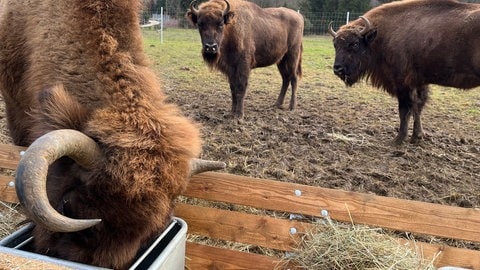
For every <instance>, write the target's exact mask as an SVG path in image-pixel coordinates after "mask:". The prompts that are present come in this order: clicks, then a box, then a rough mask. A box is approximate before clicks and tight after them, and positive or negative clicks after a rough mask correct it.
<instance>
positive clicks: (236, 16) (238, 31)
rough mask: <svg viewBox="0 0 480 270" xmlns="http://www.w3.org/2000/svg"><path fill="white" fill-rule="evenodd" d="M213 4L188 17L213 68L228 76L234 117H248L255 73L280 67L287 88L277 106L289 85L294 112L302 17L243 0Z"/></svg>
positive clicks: (212, 1) (281, 98)
mask: <svg viewBox="0 0 480 270" xmlns="http://www.w3.org/2000/svg"><path fill="white" fill-rule="evenodd" d="M228 3H229V4H230V11H229V12H228V13H227V14H223V12H224V10H225V9H226V7H227V3H226V2H225V0H210V1H208V2H204V3H202V4H200V6H199V7H198V12H195V11H194V10H193V9H190V10H189V11H188V12H187V14H186V16H187V17H188V19H189V20H190V21H191V23H192V24H193V25H195V26H197V27H198V30H199V32H200V36H201V39H202V55H203V59H204V60H205V62H206V63H207V65H209V66H210V67H211V68H216V69H218V70H220V71H221V72H222V73H224V74H225V75H226V76H227V77H228V80H229V83H230V91H231V94H232V114H233V116H234V117H235V118H237V119H242V118H243V115H244V113H243V112H244V102H243V100H244V97H245V94H246V90H247V85H248V78H249V76H250V71H251V69H253V68H257V67H266V66H270V65H273V64H276V65H277V67H278V70H279V72H280V74H281V76H282V88H281V89H280V94H279V96H278V99H277V102H276V103H275V105H276V106H277V107H278V108H280V107H281V106H282V104H283V101H284V98H285V94H286V92H287V89H288V86H289V84H291V86H292V95H291V99H290V105H289V109H290V110H293V109H295V107H296V91H297V81H298V79H299V78H300V77H301V75H302V68H301V62H302V52H303V47H302V46H303V45H302V39H303V27H304V26H303V17H302V15H300V14H299V13H298V12H295V11H293V10H291V9H287V8H260V7H259V6H257V5H255V4H254V3H251V2H248V1H243V0H228Z"/></svg>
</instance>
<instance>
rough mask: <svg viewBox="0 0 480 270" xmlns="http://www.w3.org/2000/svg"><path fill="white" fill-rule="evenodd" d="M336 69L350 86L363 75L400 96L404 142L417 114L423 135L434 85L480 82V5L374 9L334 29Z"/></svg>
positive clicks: (416, 127)
mask: <svg viewBox="0 0 480 270" xmlns="http://www.w3.org/2000/svg"><path fill="white" fill-rule="evenodd" d="M329 32H330V34H331V35H332V36H333V44H334V46H335V52H336V56H335V63H334V66H333V70H334V73H335V74H336V75H337V76H338V77H340V78H341V79H342V80H343V81H344V82H345V83H346V84H347V85H348V86H351V85H353V84H354V83H356V82H357V81H358V80H360V79H361V78H362V77H367V78H369V79H370V81H371V83H372V84H373V85H374V86H376V87H379V88H383V89H384V90H385V91H387V92H388V93H389V94H390V95H392V96H395V97H397V99H398V110H399V115H400V129H399V132H398V135H397V137H396V138H395V143H397V144H401V143H402V142H403V141H404V140H405V138H406V136H407V133H408V122H409V118H410V116H411V115H413V121H414V122H413V134H412V137H411V140H412V142H416V141H419V140H420V139H422V137H423V129H422V123H421V119H420V117H421V113H422V110H423V107H424V106H425V103H426V102H427V98H428V92H429V88H428V85H429V84H439V85H444V86H451V87H457V88H463V89H468V88H473V87H476V86H479V85H480V5H479V4H467V3H460V2H457V1H453V0H436V1H431V0H418V1H417V0H415V1H399V2H394V3H390V4H385V5H382V6H379V7H377V8H374V9H372V10H370V11H369V12H367V13H365V15H364V16H362V17H360V19H357V20H355V21H352V22H350V23H349V24H347V25H344V26H342V27H341V28H340V29H339V30H338V31H337V32H335V31H334V30H333V29H332V28H331V26H330V28H329Z"/></svg>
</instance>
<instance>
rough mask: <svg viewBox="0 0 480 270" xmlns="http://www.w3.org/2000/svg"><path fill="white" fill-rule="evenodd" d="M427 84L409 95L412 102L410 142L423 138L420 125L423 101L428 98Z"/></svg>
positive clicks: (416, 141)
mask: <svg viewBox="0 0 480 270" xmlns="http://www.w3.org/2000/svg"><path fill="white" fill-rule="evenodd" d="M428 92H429V89H428V86H426V85H425V86H421V87H418V88H416V89H415V91H413V92H412V96H411V97H410V98H411V100H412V101H413V102H412V105H413V106H412V113H413V133H412V138H411V142H412V143H418V142H419V141H421V140H422V138H423V127H422V120H421V116H422V111H423V107H424V106H425V103H426V102H427V99H428Z"/></svg>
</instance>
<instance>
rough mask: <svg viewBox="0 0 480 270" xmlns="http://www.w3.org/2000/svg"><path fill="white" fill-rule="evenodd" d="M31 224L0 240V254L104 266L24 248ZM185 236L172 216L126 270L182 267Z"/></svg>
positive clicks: (88, 268)
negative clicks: (169, 221) (160, 232)
mask: <svg viewBox="0 0 480 270" xmlns="http://www.w3.org/2000/svg"><path fill="white" fill-rule="evenodd" d="M34 226H35V225H33V224H28V225H26V226H24V227H22V228H20V229H19V230H17V231H15V232H14V233H12V234H11V235H9V236H7V237H5V238H4V239H2V240H0V253H4V254H10V255H14V256H17V257H22V258H25V259H31V260H37V261H41V262H46V263H51V264H56V265H59V266H64V267H67V268H72V269H78V270H94V269H106V268H101V267H96V266H92V265H87V264H81V263H76V262H71V261H66V260H62V259H57V258H54V257H49V256H44V255H40V254H37V253H33V252H29V251H27V250H28V247H29V245H30V244H31V243H32V239H33V237H32V236H31V232H32V229H33V227H34ZM186 236H187V223H186V222H185V221H184V220H182V219H180V218H177V217H174V218H173V219H172V222H171V223H170V225H169V226H168V227H167V229H166V230H165V231H163V233H162V234H160V235H159V236H158V237H157V238H155V240H154V241H153V243H152V244H151V245H150V246H149V247H148V248H146V249H144V250H141V251H140V252H139V255H138V258H137V259H136V260H135V262H134V263H133V264H132V266H131V267H130V268H129V269H130V270H143V269H148V270H154V269H162V270H184V269H185V241H186Z"/></svg>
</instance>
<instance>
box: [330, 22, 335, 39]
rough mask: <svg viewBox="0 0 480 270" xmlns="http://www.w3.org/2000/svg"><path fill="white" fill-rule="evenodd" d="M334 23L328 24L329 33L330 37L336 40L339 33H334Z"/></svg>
mask: <svg viewBox="0 0 480 270" xmlns="http://www.w3.org/2000/svg"><path fill="white" fill-rule="evenodd" d="M332 25H333V21H331V22H330V23H329V24H328V33H330V35H332V37H333V38H336V37H337V32H335V31H333V27H332Z"/></svg>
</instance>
